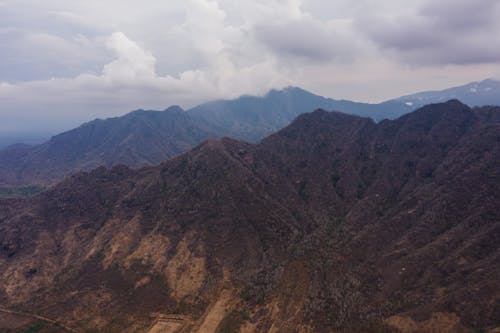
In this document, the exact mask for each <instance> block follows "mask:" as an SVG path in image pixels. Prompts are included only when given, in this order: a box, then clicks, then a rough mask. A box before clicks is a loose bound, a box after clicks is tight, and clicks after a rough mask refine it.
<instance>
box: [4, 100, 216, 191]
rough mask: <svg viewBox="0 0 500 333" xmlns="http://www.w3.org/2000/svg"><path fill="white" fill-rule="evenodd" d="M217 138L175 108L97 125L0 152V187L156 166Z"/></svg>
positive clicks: (43, 182) (139, 114) (135, 114)
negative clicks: (115, 167)
mask: <svg viewBox="0 0 500 333" xmlns="http://www.w3.org/2000/svg"><path fill="white" fill-rule="evenodd" d="M211 136H215V134H213V133H212V132H210V130H208V129H205V128H204V127H202V126H199V125H198V124H197V123H196V122H195V121H194V120H193V119H192V118H191V117H190V116H189V115H188V114H187V113H186V112H184V111H183V110H182V109H181V108H179V107H171V108H169V109H167V110H165V111H163V112H158V111H143V110H138V111H134V112H131V113H129V114H127V115H125V116H123V117H117V118H110V119H105V120H101V119H97V120H94V121H91V122H89V123H86V124H83V125H82V126H80V127H78V128H75V129H73V130H71V131H68V132H64V133H61V134H59V135H56V136H54V137H52V138H51V139H50V140H49V141H47V142H46V143H44V144H41V145H37V146H27V145H22V146H20V145H15V146H11V147H9V148H7V149H5V150H2V151H0V186H21V185H27V184H42V185H47V184H53V183H54V182H56V181H59V180H61V179H62V178H63V177H64V176H66V175H69V174H71V173H74V172H76V171H79V170H91V169H93V168H96V167H98V166H102V165H103V166H108V167H109V166H112V165H115V164H126V165H129V166H131V167H139V166H144V165H153V164H158V163H160V162H161V161H164V160H167V159H169V158H171V157H172V156H175V155H178V154H179V153H181V152H185V151H186V150H188V149H190V148H191V147H193V146H195V145H196V144H198V143H200V142H201V141H203V140H205V139H207V138H209V137H211Z"/></svg>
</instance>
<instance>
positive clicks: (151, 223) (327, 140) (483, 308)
mask: <svg viewBox="0 0 500 333" xmlns="http://www.w3.org/2000/svg"><path fill="white" fill-rule="evenodd" d="M499 112H500V109H499V108H480V109H470V108H468V107H467V106H465V105H463V104H461V103H460V102H458V101H450V102H448V103H443V104H437V105H430V106H426V107H424V108H423V109H420V110H418V111H416V112H413V113H411V114H408V115H405V116H403V117H401V118H399V119H397V120H393V121H391V120H385V121H382V122H380V123H378V124H376V123H375V122H373V121H372V120H370V119H368V118H360V117H357V116H350V115H346V114H342V113H335V112H334V113H332V112H325V111H321V110H319V111H315V112H313V113H310V114H304V115H301V116H299V117H298V118H297V119H296V120H295V121H294V122H293V123H292V124H291V125H290V126H288V127H287V128H285V129H283V130H281V131H279V132H278V133H276V134H274V135H272V136H270V137H268V138H266V139H265V140H263V141H262V142H261V143H260V144H257V145H252V144H248V143H244V142H240V141H236V140H232V139H227V138H226V139H221V140H209V141H207V142H205V143H203V144H201V145H200V146H198V147H196V148H195V149H193V150H191V151H189V152H188V153H185V154H182V155H180V156H178V157H176V158H173V159H170V160H169V161H167V162H165V163H163V164H161V165H159V166H156V167H147V168H143V169H140V170H132V169H129V168H127V167H125V166H117V167H114V168H112V169H110V170H106V169H105V168H99V169H96V170H94V171H92V172H90V173H79V174H76V175H74V176H72V177H70V178H68V179H66V180H65V181H64V182H62V183H60V184H59V185H57V186H55V187H53V188H51V189H49V190H48V191H46V192H44V193H41V194H39V195H37V196H35V197H33V198H28V199H9V200H6V199H3V200H0V281H2V284H0V304H2V305H3V306H5V307H9V308H15V309H16V310H17V311H24V312H29V313H36V314H38V315H43V316H46V317H49V318H53V319H55V320H57V321H59V322H61V323H63V324H66V325H69V326H71V327H74V328H76V329H78V331H79V332H124V333H126V332H145V331H147V328H148V327H151V326H150V325H151V323H152V322H153V321H154V320H155V318H158V319H159V321H158V322H157V324H156V326H155V327H153V329H152V330H151V331H150V332H153V331H155V329H158V330H160V329H161V328H162V327H163V329H165V330H166V329H167V327H170V329H171V330H175V329H179V330H180V331H182V332H203V333H206V332H239V331H243V332H283V333H284V332H388V331H389V329H388V328H387V327H386V326H385V325H386V324H390V325H393V326H396V327H400V328H402V327H410V328H412V329H414V330H416V331H420V332H424V331H425V332H427V331H428V332H468V331H470V330H471V329H476V330H479V329H483V328H484V329H487V328H492V327H495V326H500V315H499V313H498V309H500V261H499V260H500V239H499V235H500V212H499V210H498V207H499V206H500V169H499V168H498V161H499V160H500V145H499V144H498V142H499V141H500V122H499V120H500V117H499V116H498V115H499ZM160 314H162V315H163V316H160ZM23 318H24V319H23V320H25V321H26V317H23ZM12 320H13V319H11V321H10V322H11V323H12ZM384 320H385V324H384V323H383V321H384ZM162 325H163V326H162ZM426 330H427V331H426ZM155 332H156V331H155ZM168 332H171V331H168Z"/></svg>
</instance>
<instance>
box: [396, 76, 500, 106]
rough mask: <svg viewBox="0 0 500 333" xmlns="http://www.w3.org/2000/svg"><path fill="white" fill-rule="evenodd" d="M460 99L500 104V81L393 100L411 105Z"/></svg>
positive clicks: (472, 102)
mask: <svg viewBox="0 0 500 333" xmlns="http://www.w3.org/2000/svg"><path fill="white" fill-rule="evenodd" d="M450 99H458V100H460V101H461V102H463V103H465V104H467V105H469V106H484V105H500V81H497V80H492V79H488V80H484V81H481V82H472V83H469V84H466V85H463V86H459V87H454V88H450V89H445V90H440V91H426V92H420V93H417V94H412V95H407V96H403V97H400V98H397V99H395V100H393V102H401V103H405V104H406V105H408V106H410V107H415V108H418V107H421V106H423V105H426V104H430V103H440V102H445V101H448V100H450Z"/></svg>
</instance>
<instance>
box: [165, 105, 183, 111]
mask: <svg viewBox="0 0 500 333" xmlns="http://www.w3.org/2000/svg"><path fill="white" fill-rule="evenodd" d="M163 111H164V112H184V109H183V108H181V107H180V106H179V105H171V106H169V107H168V108H166V109H165V110H163Z"/></svg>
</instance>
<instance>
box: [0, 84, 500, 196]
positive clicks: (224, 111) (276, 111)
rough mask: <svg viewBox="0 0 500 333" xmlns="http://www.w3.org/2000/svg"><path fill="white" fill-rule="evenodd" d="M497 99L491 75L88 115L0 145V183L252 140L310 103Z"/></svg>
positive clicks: (371, 112)
mask: <svg viewBox="0 0 500 333" xmlns="http://www.w3.org/2000/svg"><path fill="white" fill-rule="evenodd" d="M498 96H500V83H499V82H498V81H493V80H486V81H483V82H481V83H471V84H469V85H466V86H463V87H459V88H453V89H449V90H444V91H441V92H426V93H419V94H415V95H411V96H406V97H401V98H399V99H395V100H390V101H387V102H383V103H379V104H367V103H357V102H352V101H346V100H334V99H330V98H325V97H322V96H318V95H315V94H312V93H310V92H308V91H305V90H303V89H300V88H296V87H289V88H286V89H283V90H271V91H270V92H269V93H267V94H266V95H264V96H262V97H257V96H242V97H240V98H237V99H234V100H219V101H212V102H208V103H204V104H201V105H199V106H197V107H194V108H192V109H190V110H188V111H183V110H182V109H180V108H179V107H171V108H169V109H167V110H166V111H143V110H138V111H134V112H131V113H129V114H127V115H125V116H122V117H116V118H110V119H106V120H94V121H92V122H89V123H86V124H84V125H82V126H80V127H78V128H76V129H73V130H71V131H68V132H65V133H62V134H59V135H56V136H54V137H53V138H51V139H50V140H49V141H48V142H46V143H44V144H40V145H34V146H19V145H16V146H11V147H8V148H7V149H4V150H0V187H13V186H14V187H16V186H25V185H50V184H54V183H55V182H57V181H59V180H61V179H62V178H63V177H64V176H67V175H70V174H72V173H74V172H77V171H81V170H91V169H93V168H95V167H97V166H100V165H103V166H112V165H116V164H126V165H128V166H131V167H139V166H144V165H155V164H158V163H160V162H162V161H164V160H166V159H168V158H171V157H173V156H175V155H177V154H179V153H182V152H185V151H187V150H188V149H190V148H192V147H194V146H195V145H197V144H198V143H200V142H202V141H203V140H205V139H207V138H217V137H224V136H228V137H232V138H236V139H241V140H245V141H249V142H259V141H260V140H261V139H262V138H264V137H266V136H267V135H270V134H271V133H274V132H276V131H278V130H280V129H281V128H283V127H285V126H287V125H288V124H290V123H291V122H292V121H293V120H294V119H295V118H296V117H297V116H299V115H301V114H304V113H307V112H311V111H312V110H314V109H317V108H321V109H325V110H335V111H340V112H344V113H348V114H354V115H358V116H363V117H370V118H372V119H373V120H375V121H380V120H383V119H395V118H398V117H400V116H401V115H403V114H406V113H408V112H410V111H413V110H414V109H415V108H417V107H419V106H421V105H423V104H427V103H432V102H439V101H444V100H448V99H450V98H459V99H462V100H463V101H465V102H466V103H469V104H471V105H476V104H477V105H486V104H500V98H499V97H498Z"/></svg>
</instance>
